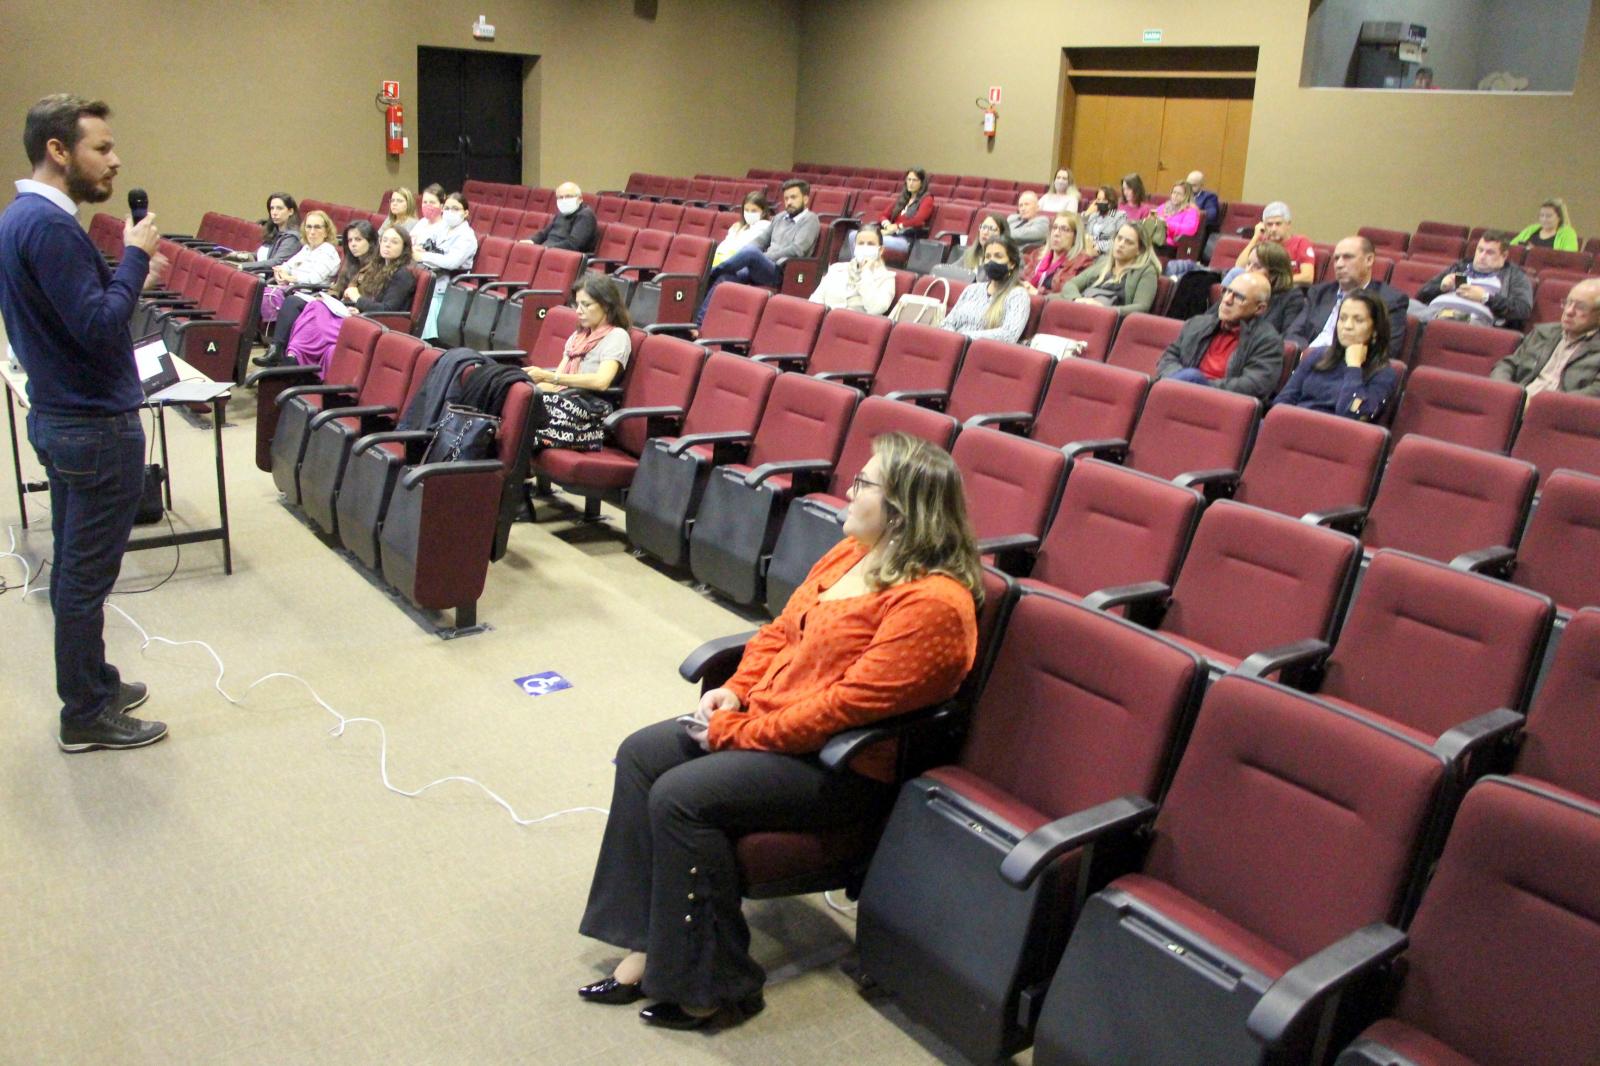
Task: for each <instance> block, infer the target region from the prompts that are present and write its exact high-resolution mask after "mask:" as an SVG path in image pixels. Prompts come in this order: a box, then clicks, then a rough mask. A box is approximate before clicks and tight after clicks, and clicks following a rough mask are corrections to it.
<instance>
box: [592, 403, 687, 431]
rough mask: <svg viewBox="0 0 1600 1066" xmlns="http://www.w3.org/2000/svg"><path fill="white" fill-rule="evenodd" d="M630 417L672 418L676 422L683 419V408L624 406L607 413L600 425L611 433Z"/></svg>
mask: <svg viewBox="0 0 1600 1066" xmlns="http://www.w3.org/2000/svg"><path fill="white" fill-rule="evenodd" d="M630 418H650V419H660V420H666V419H671V420H673V421H675V422H679V421H682V420H683V408H681V407H624V408H622V409H621V410H618V411H612V412H611V413H610V414H609V415H606V417H605V420H604V421H603V422H601V423H600V426H601V428H603V429H604V430H605V431H606V432H607V433H610V432H612V431H613V430H615V429H616V428H617V427H618V426H620V425H622V423H624V422H626V421H628V420H629V419H630Z"/></svg>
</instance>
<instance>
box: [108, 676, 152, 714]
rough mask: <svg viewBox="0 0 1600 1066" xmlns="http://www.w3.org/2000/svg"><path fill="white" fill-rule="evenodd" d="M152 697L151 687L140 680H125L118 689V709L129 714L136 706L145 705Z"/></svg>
mask: <svg viewBox="0 0 1600 1066" xmlns="http://www.w3.org/2000/svg"><path fill="white" fill-rule="evenodd" d="M149 698H150V689H149V688H148V687H146V686H145V685H143V684H140V683H139V682H138V681H124V682H122V687H121V688H120V689H118V690H117V702H116V709H117V710H119V711H121V712H122V713H123V714H127V713H128V712H129V711H131V710H133V709H134V708H135V707H143V706H144V703H145V700H148V699H149Z"/></svg>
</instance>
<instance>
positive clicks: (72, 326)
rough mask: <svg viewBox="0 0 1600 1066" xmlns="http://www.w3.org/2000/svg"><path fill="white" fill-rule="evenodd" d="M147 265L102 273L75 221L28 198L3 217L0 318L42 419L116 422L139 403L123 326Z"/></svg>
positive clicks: (131, 259) (131, 263)
mask: <svg viewBox="0 0 1600 1066" xmlns="http://www.w3.org/2000/svg"><path fill="white" fill-rule="evenodd" d="M149 269H150V257H149V256H147V255H145V253H144V252H143V251H141V250H139V249H138V248H128V249H126V250H125V251H124V252H123V256H122V262H121V263H120V264H119V265H118V266H117V270H116V273H115V274H113V273H112V272H111V269H110V268H109V267H108V266H106V263H105V260H104V259H103V258H101V256H100V253H99V252H98V251H96V250H95V247H94V245H93V243H91V242H90V240H89V235H88V234H87V233H85V232H84V231H83V227H81V226H79V225H78V220H77V218H75V217H74V216H72V215H69V214H67V213H66V212H65V211H63V210H61V208H59V207H57V206H56V205H55V204H53V203H51V202H50V201H49V200H47V199H45V198H44V197H43V196H38V195H35V194H33V193H22V194H21V195H19V196H18V197H17V198H16V199H15V200H13V201H12V203H11V206H10V207H8V208H6V210H5V213H4V214H0V317H3V318H4V319H5V324H6V337H7V339H8V340H9V341H10V343H11V345H12V346H13V347H14V348H16V350H17V356H18V358H19V359H20V360H21V361H22V367H23V369H24V370H26V371H27V372H28V401H29V403H31V404H32V405H33V407H34V409H35V410H38V411H41V412H44V413H47V414H84V413H94V414H118V413H120V412H123V411H131V410H133V409H134V408H136V407H138V406H139V405H140V404H141V403H143V402H144V391H143V390H142V389H141V388H140V387H139V372H138V370H137V368H136V367H135V366H134V361H133V341H132V339H131V338H130V337H129V335H128V320H129V319H130V318H131V317H132V315H133V307H134V303H135V302H136V301H137V300H138V298H139V291H140V290H141V289H142V288H143V287H144V279H145V274H146V273H148V272H149Z"/></svg>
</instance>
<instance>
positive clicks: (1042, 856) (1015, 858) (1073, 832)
mask: <svg viewBox="0 0 1600 1066" xmlns="http://www.w3.org/2000/svg"><path fill="white" fill-rule="evenodd" d="M1155 816H1156V805H1155V804H1154V803H1151V802H1150V801H1149V800H1147V799H1145V798H1144V797H1143V796H1133V795H1129V796H1119V797H1118V798H1117V799H1114V800H1108V801H1106V802H1105V803H1102V804H1100V805H1099V806H1096V807H1090V808H1089V809H1088V810H1086V811H1076V812H1074V813H1072V814H1069V815H1067V816H1066V817H1064V818H1057V819H1056V820H1055V821H1053V822H1048V823H1046V824H1044V825H1041V826H1040V827H1039V828H1037V829H1035V830H1034V831H1033V832H1031V833H1029V834H1028V835H1027V836H1025V837H1023V838H1022V839H1021V840H1019V841H1017V843H1016V845H1015V846H1013V847H1012V849H1011V851H1010V852H1009V853H1008V854H1007V855H1006V857H1005V858H1004V859H1003V860H1001V862H1000V876H1001V877H1003V878H1004V879H1005V880H1006V883H1007V884H1009V885H1011V886H1012V887H1013V888H1022V889H1025V888H1028V887H1030V886H1031V885H1032V884H1033V882H1034V881H1035V880H1036V879H1037V878H1038V876H1039V875H1040V874H1041V873H1043V872H1044V869H1045V867H1046V866H1048V865H1049V864H1050V863H1051V862H1053V861H1054V860H1056V859H1057V858H1059V857H1060V856H1062V855H1064V854H1066V853H1067V852H1069V851H1072V850H1073V849H1074V848H1081V847H1083V846H1084V845H1086V844H1090V843H1092V842H1094V841H1096V840H1099V839H1101V838H1102V837H1104V836H1106V835H1107V834H1110V833H1131V832H1132V831H1134V830H1136V829H1138V828H1140V827H1141V826H1143V825H1145V824H1146V823H1147V822H1149V821H1150V820H1151V819H1153V818H1154V817H1155Z"/></svg>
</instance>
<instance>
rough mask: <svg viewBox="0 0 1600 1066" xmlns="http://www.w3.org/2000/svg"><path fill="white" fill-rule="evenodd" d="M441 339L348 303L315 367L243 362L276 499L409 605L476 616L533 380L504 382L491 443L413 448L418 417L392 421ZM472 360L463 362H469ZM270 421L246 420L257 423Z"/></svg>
mask: <svg viewBox="0 0 1600 1066" xmlns="http://www.w3.org/2000/svg"><path fill="white" fill-rule="evenodd" d="M441 355H442V353H441V352H440V350H439V349H437V348H430V347H428V346H427V345H425V344H424V343H423V342H422V341H419V340H417V339H416V338H415V337H412V336H409V335H407V334H404V333H398V332H393V331H390V330H387V329H385V328H384V327H383V326H382V325H380V324H378V323H376V322H373V321H371V320H370V319H367V318H365V317H364V316H360V315H353V316H351V317H349V318H347V319H345V320H344V323H343V324H342V326H341V328H340V332H339V339H338V343H337V346H336V348H335V350H334V353H333V356H332V359H331V362H330V366H329V370H328V374H327V377H326V379H324V380H321V381H319V380H318V379H317V373H316V369H317V368H315V367H301V366H291V367H274V368H269V369H267V370H263V371H260V372H258V373H257V374H255V375H253V376H252V379H251V383H252V384H256V385H258V386H264V387H262V388H261V389H260V391H259V392H258V397H257V404H258V412H257V414H258V420H259V426H260V427H268V426H270V427H271V428H270V436H269V437H268V438H267V447H266V455H265V458H266V459H267V462H266V463H265V464H263V463H262V462H261V460H262V458H263V456H262V455H261V450H260V448H259V447H258V454H257V465H258V466H262V468H263V469H266V470H269V471H270V472H271V474H272V477H273V481H274V483H275V484H276V485H277V487H278V489H279V491H280V492H282V493H283V494H284V497H285V499H286V500H287V502H288V503H289V504H290V505H291V506H294V507H296V508H298V509H299V510H301V511H302V513H303V514H304V515H305V516H306V518H307V519H308V520H309V521H310V522H311V523H312V524H313V525H315V526H316V527H317V528H318V529H320V530H321V531H322V532H323V533H324V534H326V535H327V536H328V537H330V538H332V539H335V540H336V541H337V542H338V543H341V544H343V546H344V547H346V548H348V549H349V550H350V552H351V553H352V554H353V555H354V556H355V557H356V558H357V559H359V560H360V561H362V562H363V563H365V564H366V565H367V566H368V567H369V568H371V570H372V571H373V572H374V573H375V574H377V575H380V576H381V577H382V578H383V579H384V580H385V581H386V582H387V583H388V584H389V585H390V586H391V587H393V588H394V589H395V590H396V591H397V592H399V593H400V594H401V595H403V596H405V597H406V599H407V600H409V601H410V602H411V603H412V604H414V605H415V606H417V607H419V608H422V609H425V610H435V611H444V610H453V611H454V625H453V626H451V627H449V628H447V629H444V630H442V631H441V634H442V635H445V636H454V635H456V634H458V633H463V632H470V631H473V630H475V629H477V628H481V627H480V625H479V623H478V620H477V600H478V598H479V596H480V595H481V594H482V592H483V587H484V583H485V581H486V578H487V574H488V567H489V563H490V562H491V561H493V560H495V559H498V558H499V557H500V556H501V555H503V554H504V552H505V549H506V541H507V536H508V534H509V528H510V524H511V522H512V520H513V519H514V518H515V516H516V513H517V509H518V508H519V507H520V505H521V501H522V493H521V486H522V482H523V480H524V479H525V477H526V471H527V462H528V458H527V457H528V451H529V442H528V437H527V432H528V426H529V412H530V411H531V407H532V404H533V402H534V399H533V383H532V382H519V383H517V384H515V385H513V387H512V389H511V391H510V393H509V395H508V396H507V397H506V400H505V403H504V407H503V408H502V410H501V412H500V426H499V431H498V433H497V435H496V439H495V452H494V456H493V457H492V458H489V459H482V460H457V461H449V462H426V463H425V462H422V459H423V457H424V453H425V452H426V450H427V446H428V444H429V443H430V442H431V441H432V440H433V436H434V434H433V432H432V431H431V430H429V429H421V430H398V429H397V428H396V423H397V422H398V420H399V419H400V416H401V414H402V413H403V412H404V411H405V410H406V409H407V407H408V406H409V405H410V403H411V401H412V400H413V398H415V397H416V395H417V393H418V391H419V390H420V389H421V388H422V385H423V383H424V381H425V380H426V379H427V376H428V372H429V370H430V369H431V368H432V367H433V365H434V363H435V362H437V361H438V359H439V358H440V356H441ZM470 372H472V371H471V369H470V368H469V370H468V373H470ZM267 432H269V431H268V430H267V429H265V428H258V441H259V440H260V439H261V438H260V435H261V434H265V433H267Z"/></svg>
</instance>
